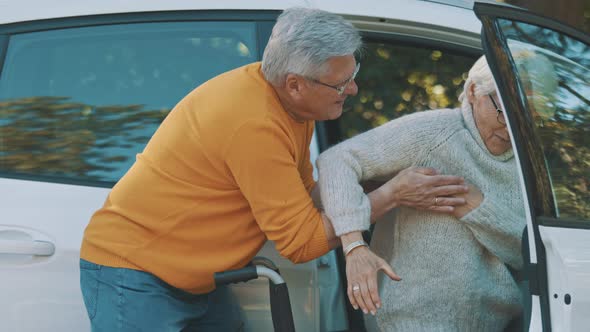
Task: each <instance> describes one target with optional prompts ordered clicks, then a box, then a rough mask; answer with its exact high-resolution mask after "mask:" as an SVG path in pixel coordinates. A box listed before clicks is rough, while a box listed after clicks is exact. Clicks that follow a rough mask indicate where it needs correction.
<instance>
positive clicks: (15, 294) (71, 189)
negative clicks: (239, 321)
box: [0, 0, 590, 332]
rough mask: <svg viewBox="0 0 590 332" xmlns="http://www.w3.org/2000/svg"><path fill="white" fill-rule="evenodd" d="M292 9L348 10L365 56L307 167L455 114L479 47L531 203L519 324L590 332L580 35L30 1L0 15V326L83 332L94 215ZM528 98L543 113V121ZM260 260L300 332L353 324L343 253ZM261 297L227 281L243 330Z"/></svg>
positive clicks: (388, 16) (588, 70) (484, 25)
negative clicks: (186, 111) (282, 289)
mask: <svg viewBox="0 0 590 332" xmlns="http://www.w3.org/2000/svg"><path fill="white" fill-rule="evenodd" d="M293 5H301V6H313V7H317V8H321V9H325V10H328V11H331V12H335V13H339V14H341V15H343V16H344V17H346V18H347V19H348V20H350V21H351V22H353V24H354V25H355V26H357V27H358V28H359V29H360V30H361V31H362V34H363V37H364V41H365V44H366V49H365V52H364V55H363V57H362V58H361V59H360V61H361V62H362V69H361V71H360V73H359V75H358V77H357V84H358V86H359V93H358V95H357V96H356V97H354V98H353V97H351V98H349V100H348V101H347V106H346V111H345V113H344V115H343V116H342V117H341V118H340V119H338V120H335V121H328V122H324V123H318V124H317V131H316V136H315V139H314V141H313V143H312V146H311V151H312V158H315V157H316V156H317V154H318V153H319V152H320V151H322V150H324V149H325V148H327V147H328V146H330V145H332V144H334V143H337V142H339V141H341V140H342V139H345V138H347V137H350V136H352V135H355V134H357V133H359V132H363V131H365V130H367V129H370V128H372V127H374V126H377V125H380V124H382V123H384V122H386V121H387V120H389V119H392V118H395V117H398V116H400V115H403V114H407V113H411V112H414V111H421V110H425V109H429V108H440V107H451V106H454V105H457V101H456V100H457V93H458V92H460V90H461V88H462V85H463V82H464V77H465V76H464V75H465V72H466V71H467V70H468V68H469V67H470V66H471V64H472V63H473V61H474V60H475V59H476V58H477V57H478V56H479V55H481V54H482V52H484V50H485V54H486V56H487V57H488V61H489V63H490V66H491V67H492V70H493V72H494V75H495V77H496V80H497V82H498V88H499V91H500V93H501V99H502V104H503V106H504V109H505V110H507V111H506V113H507V118H508V123H509V128H510V132H511V138H512V141H513V146H515V153H516V157H517V160H518V164H519V167H520V180H521V181H520V182H521V185H522V186H523V188H524V190H523V191H524V193H525V196H526V197H525V202H526V206H525V207H523V208H524V209H526V215H527V223H528V226H527V229H526V231H525V233H524V242H523V244H524V245H523V248H524V251H523V253H524V254H525V258H526V260H527V261H528V263H527V264H526V266H525V275H526V276H527V278H526V280H527V285H526V286H528V287H527V288H525V289H528V290H526V291H527V293H528V294H527V295H526V298H527V300H529V301H528V304H527V307H526V308H525V309H526V310H525V317H524V322H525V324H524V326H523V329H524V330H527V331H582V330H587V329H588V326H590V130H589V128H590V100H589V99H590V98H589V96H590V85H589V81H590V79H589V78H590V50H589V45H590V37H589V36H588V35H585V34H583V33H581V32H579V31H576V30H574V29H572V28H569V27H567V26H564V25H562V24H560V23H557V22H555V21H552V20H549V19H547V18H542V17H538V16H535V15H533V14H531V13H528V12H526V11H524V10H522V9H519V8H514V7H510V6H506V5H502V4H496V3H491V2H481V3H480V2H476V3H475V5H474V4H473V2H471V1H462V0H448V1H442V0H441V1H419V0H413V1H411V0H388V1H373V0H365V1H356V2H352V1H351V2H345V1H329V0H326V1H320V0H317V1H313V0H312V1H304V0H299V1H297V0H292V1H286V0H285V1H262V0H258V1H239V0H216V1H194V0H193V1H189V0H169V1H146V0H127V1H116V0H103V1H91V2H88V1H66V0H55V1H51V2H46V1H26V0H23V1H18V2H10V3H9V2H2V3H0V331H22V332H29V331H89V329H90V327H89V322H88V318H87V315H86V312H85V308H84V304H83V302H82V296H81V293H80V288H79V270H78V263H79V247H80V243H81V238H82V234H83V230H84V228H85V226H86V224H87V223H88V221H89V218H90V216H91V214H92V213H93V212H94V211H96V210H97V209H98V208H99V207H100V206H101V205H102V204H103V202H104V200H105V198H106V196H107V194H108V192H109V189H110V188H111V187H112V186H113V184H114V183H115V182H117V181H118V180H119V178H120V177H121V176H122V175H123V174H124V172H125V171H126V170H127V168H128V167H129V166H130V165H131V164H132V163H133V161H134V158H135V155H136V154H137V153H138V152H140V151H141V150H142V148H143V146H144V145H145V143H146V142H147V140H148V139H149V137H150V136H151V135H152V133H153V132H154V131H155V129H156V128H157V127H158V125H159V123H160V121H161V120H162V119H163V118H164V117H165V116H166V115H167V113H168V112H169V111H170V110H171V109H172V108H173V107H174V105H175V103H176V102H177V101H179V100H180V99H181V98H182V97H183V96H184V95H185V94H187V93H188V92H189V91H190V90H191V89H193V88H194V87H196V86H198V85H199V84H201V83H202V82H204V81H206V80H207V79H209V78H211V77H213V76H215V75H216V74H219V73H221V72H224V71H226V70H229V69H232V68H235V67H238V66H241V65H244V64H246V63H249V62H253V61H258V60H260V58H261V55H262V51H263V49H264V46H265V43H266V41H267V39H268V37H269V34H270V31H271V28H272V26H273V23H274V20H275V19H276V17H277V16H278V14H279V13H280V10H281V9H284V8H286V7H290V6H293ZM482 45H483V46H482ZM516 49H518V50H522V49H525V50H530V51H531V52H536V53H541V54H543V55H544V56H545V57H547V58H548V59H550V60H551V62H552V63H553V66H554V68H553V71H554V74H556V75H557V77H558V82H559V84H558V86H557V87H556V89H557V91H556V92H555V93H554V94H553V95H552V98H547V96H545V95H543V94H542V93H541V92H535V91H532V92H531V90H530V89H528V88H527V87H526V86H523V83H522V82H523V81H522V77H524V76H526V75H529V74H532V73H534V72H535V69H531V68H518V67H517V66H516V65H515V63H514V61H513V58H512V55H513V53H514V51H515V50H516ZM228 94H231V91H228ZM539 103H541V104H543V103H544V104H547V103H551V104H552V105H553V107H554V112H553V113H551V114H541V115H542V116H539V114H537V113H536V112H535V111H534V107H533V106H535V105H538V104H539ZM260 255H261V256H265V257H268V258H270V259H272V260H273V261H275V263H277V265H278V266H279V268H280V269H281V272H282V275H283V276H284V278H285V279H286V281H287V284H288V286H289V290H290V295H291V305H292V308H293V315H294V318H295V326H296V328H297V330H298V331H359V330H360V331H362V330H364V327H363V320H362V315H361V314H360V313H359V312H358V311H353V310H352V309H351V307H350V305H349V303H348V301H347V299H346V296H345V292H344V287H345V286H344V285H346V282H345V281H344V278H345V274H344V272H343V261H342V256H341V254H340V253H339V251H333V252H331V253H329V254H327V255H326V256H323V257H321V258H319V259H317V260H314V261H312V262H309V263H306V264H301V265H293V264H291V263H290V262H288V261H287V260H285V259H283V258H280V257H279V255H278V254H277V253H276V251H275V250H274V248H273V246H272V243H268V245H267V246H265V247H264V248H263V249H262V251H261V253H260ZM394 268H395V267H394ZM443 287H444V285H441V288H443ZM267 289H268V286H267V282H266V281H264V280H255V281H251V282H248V283H244V284H238V285H235V286H234V287H233V290H234V292H235V293H236V295H237V296H238V299H239V301H240V305H241V307H242V309H243V311H244V313H245V317H246V322H245V324H246V330H247V331H269V330H272V322H271V320H270V319H271V318H270V309H269V301H268V291H267Z"/></svg>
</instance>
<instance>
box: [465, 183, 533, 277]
mask: <svg viewBox="0 0 590 332" xmlns="http://www.w3.org/2000/svg"><path fill="white" fill-rule="evenodd" d="M506 206H508V204H502V201H501V199H498V198H497V197H494V196H490V195H486V196H485V197H484V200H483V201H482V202H481V204H480V205H479V206H478V207H477V208H475V209H473V210H472V211H471V212H469V213H468V214H466V215H465V216H463V218H461V221H463V222H465V224H466V225H467V226H468V227H469V228H470V229H471V231H472V232H473V234H474V235H475V237H476V238H477V240H478V241H479V242H480V243H481V244H482V245H483V246H484V247H485V248H486V249H488V250H489V251H490V252H491V253H492V254H494V255H496V257H498V258H499V259H500V260H501V261H502V262H504V263H505V264H508V265H510V266H511V267H513V268H515V269H517V270H521V269H522V255H521V237H522V232H523V230H524V227H525V225H526V219H525V215H524V210H523V209H507V208H505V207H506Z"/></svg>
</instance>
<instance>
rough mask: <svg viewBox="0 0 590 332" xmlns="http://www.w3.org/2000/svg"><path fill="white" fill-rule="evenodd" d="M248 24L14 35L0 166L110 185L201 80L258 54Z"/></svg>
mask: <svg viewBox="0 0 590 332" xmlns="http://www.w3.org/2000/svg"><path fill="white" fill-rule="evenodd" d="M255 31H256V30H255V23H252V22H175V23H142V24H122V25H111V26H97V27H86V28H76V29H61V30H52V31H43V32H33V33H25V34H18V35H13V36H11V37H10V41H9V45H8V51H7V56H6V60H5V64H4V68H3V70H2V76H1V77H0V171H1V172H5V173H19V174H25V175H32V176H35V177H38V176H39V177H41V178H42V177H45V176H48V177H61V178H65V179H68V180H74V181H75V180H85V181H88V180H90V181H106V182H112V181H117V180H118V179H119V178H120V177H121V176H122V175H123V174H124V172H125V171H126V170H127V169H128V168H129V167H130V166H131V164H132V163H133V162H134V161H135V155H136V154H137V153H138V152H141V150H142V149H143V147H144V146H145V144H146V143H147V141H148V140H149V138H150V137H151V135H152V134H153V133H154V131H155V130H156V128H157V127H158V125H159V123H160V122H161V121H162V120H163V119H164V117H165V116H166V115H167V114H168V112H169V111H170V110H171V109H172V108H173V107H174V105H175V104H176V103H177V102H178V101H179V100H180V99H181V98H182V97H183V96H184V95H186V94H187V93H188V92H190V91H191V90H192V89H194V88H195V87H196V86H198V85H199V84H201V83H203V82H204V81H206V80H208V79H209V78H211V77H213V76H215V75H217V74H219V73H221V72H224V71H226V70H228V69H231V68H235V67H238V66H241V65H244V64H247V63H250V62H253V61H256V60H257V54H258V49H257V45H256V42H255V41H256V35H255Z"/></svg>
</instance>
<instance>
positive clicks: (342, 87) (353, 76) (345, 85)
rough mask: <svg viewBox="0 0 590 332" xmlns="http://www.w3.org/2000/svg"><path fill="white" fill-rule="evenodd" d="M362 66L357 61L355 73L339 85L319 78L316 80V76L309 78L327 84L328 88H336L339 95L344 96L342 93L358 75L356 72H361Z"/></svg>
mask: <svg viewBox="0 0 590 332" xmlns="http://www.w3.org/2000/svg"><path fill="white" fill-rule="evenodd" d="M360 68H361V64H360V63H357V64H356V68H355V69H354V73H352V76H350V78H349V79H347V80H346V81H344V82H343V83H341V84H338V85H330V84H327V83H324V82H321V81H319V80H316V79H315V78H308V79H309V80H310V81H312V82H314V83H317V84H320V85H323V86H327V87H328V88H332V89H334V90H336V92H337V93H338V95H339V96H342V94H343V93H344V91H345V90H346V88H348V85H349V84H350V83H351V82H352V81H354V78H355V77H356V74H357V73H358V72H359V69H360Z"/></svg>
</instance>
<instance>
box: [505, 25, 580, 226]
mask: <svg viewBox="0 0 590 332" xmlns="http://www.w3.org/2000/svg"><path fill="white" fill-rule="evenodd" d="M500 25H501V27H502V29H503V31H504V33H505V34H506V36H507V37H508V38H509V40H508V44H509V46H511V41H514V40H517V41H519V42H521V43H520V44H521V45H528V46H526V47H527V48H529V49H531V50H535V52H542V53H543V54H545V55H546V56H548V57H549V58H550V60H551V63H552V66H553V67H554V69H555V73H556V74H557V77H558V83H557V86H558V88H557V92H556V93H555V95H554V98H553V99H554V104H555V105H554V106H555V110H554V112H551V116H549V117H545V118H543V119H542V120H538V121H537V125H538V133H539V135H540V137H541V141H542V143H543V149H544V153H545V157H546V161H547V166H548V168H549V172H550V175H551V182H552V186H553V190H554V193H555V196H556V200H557V207H558V211H559V215H560V217H570V218H575V219H579V218H590V99H589V97H588V96H590V84H589V81H588V77H590V57H589V56H588V55H589V54H590V47H589V46H588V45H586V44H584V43H582V42H580V41H578V40H576V39H573V38H570V37H568V36H566V35H563V34H561V33H558V32H556V31H553V30H549V29H544V28H541V27H538V26H534V25H530V24H525V23H520V22H512V21H507V20H500ZM510 48H511V51H512V52H513V53H514V49H513V47H510ZM513 55H514V54H513ZM531 70H533V71H534V70H535V69H534V68H531V69H529V71H531ZM529 74H530V73H527V72H526V70H522V68H520V69H519V76H520V77H521V83H523V82H522V79H523V78H526V77H527V75H529ZM533 97H539V96H527V99H528V102H529V104H535V99H534V98H533ZM541 97H542V96H541Z"/></svg>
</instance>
